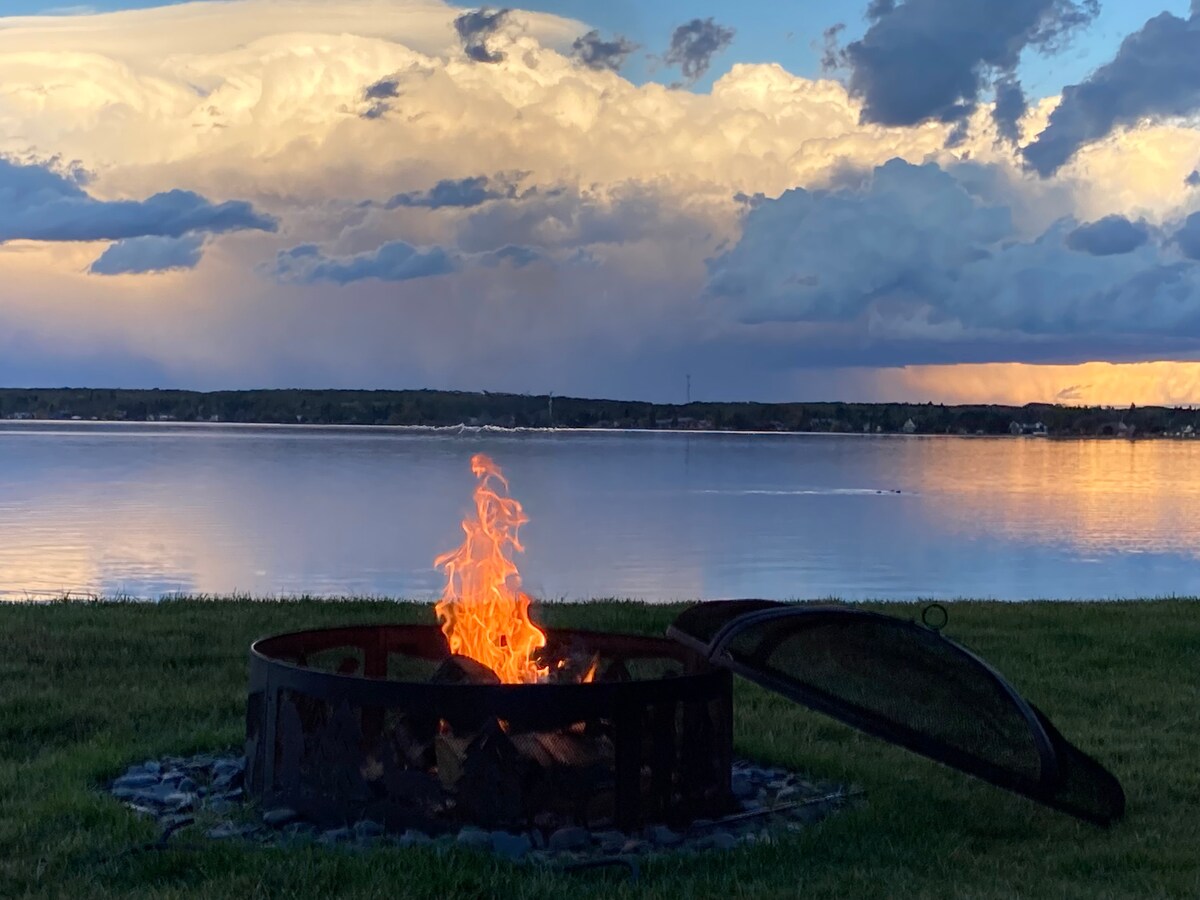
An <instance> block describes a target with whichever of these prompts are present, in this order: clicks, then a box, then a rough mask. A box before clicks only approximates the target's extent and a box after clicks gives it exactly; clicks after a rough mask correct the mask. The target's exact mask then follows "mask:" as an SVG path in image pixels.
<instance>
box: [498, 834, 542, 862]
mask: <svg viewBox="0 0 1200 900" xmlns="http://www.w3.org/2000/svg"><path fill="white" fill-rule="evenodd" d="M532 849H533V841H531V840H530V839H529V835H527V834H509V833H508V832H506V831H493V832H492V852H493V853H495V854H496V855H497V856H501V857H503V858H504V859H511V860H518V859H524V858H525V854H527V853H528V852H529V851H530V850H532Z"/></svg>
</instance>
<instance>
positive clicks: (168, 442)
mask: <svg viewBox="0 0 1200 900" xmlns="http://www.w3.org/2000/svg"><path fill="white" fill-rule="evenodd" d="M478 451H482V452H486V453H488V454H489V455H492V456H493V457H494V458H496V459H497V461H498V462H500V464H501V465H502V466H503V467H504V469H505V472H506V474H507V475H508V476H509V478H510V480H511V483H512V489H513V493H514V495H515V496H517V497H518V498H519V499H520V500H521V502H522V503H523V504H524V506H525V508H526V510H527V511H528V512H529V514H530V516H531V520H532V521H531V522H530V524H529V525H528V526H526V528H525V531H524V535H523V537H524V542H525V544H526V547H527V548H528V552H527V553H526V555H525V557H524V558H523V559H521V568H522V572H523V575H524V581H525V584H526V586H527V587H528V588H529V589H530V590H531V592H532V593H534V594H535V595H537V596H542V597H548V598H559V597H567V598H584V597H592V596H628V597H641V598H646V599H650V600H671V599H696V598H703V597H717V596H765V597H779V598H790V597H812V596H842V597H848V598H861V597H895V598H904V597H954V596H989V597H1003V598H1022V597H1112V596H1145V595H1159V594H1197V593H1200V571H1198V570H1200V566H1197V565H1196V557H1197V556H1198V555H1200V516H1198V515H1196V512H1197V511H1198V510H1200V465H1198V463H1200V442H1165V441H1160V442H1137V443H1130V442H1126V441H1116V440H1114V441H1096V442H1054V441H1047V440H1033V439H922V438H909V439H904V438H891V439H879V438H863V437H850V436H845V437H842V436H777V435H752V436H745V435H707V434H706V435H669V434H648V435H631V434H605V433H574V434H568V433H558V434H505V433H472V432H466V433H462V434H447V433H435V434H430V433H420V432H407V431H397V430H346V429H320V428H317V429H313V428H305V429H296V428H291V429H289V428H237V427H198V426H167V425H155V426H148V425H137V426H118V425H94V424H62V425H54V426H45V425H28V424H23V423H22V424H16V423H13V424H3V425H0V460H3V466H2V467H0V592H3V595H5V596H8V597H18V598H19V597H21V596H23V595H24V594H25V593H26V592H33V591H50V592H60V591H65V590H77V591H80V590H84V591H95V592H97V593H103V594H106V595H112V594H127V595H132V596H151V597H153V596H159V595H162V594H164V593H169V592H204V593H228V592H232V591H240V592H246V593H251V594H280V593H285V594H296V593H315V594H329V595H333V594H357V595H373V594H386V595H393V596H411V597H422V598H433V597H435V596H436V595H437V594H438V592H439V590H440V587H441V581H440V576H439V575H438V573H437V572H436V571H435V570H434V569H433V567H432V560H433V557H434V556H435V555H436V554H437V553H439V552H441V551H443V550H445V549H447V548H449V547H452V546H454V545H455V544H456V543H457V542H458V540H459V532H458V522H459V520H460V519H461V517H462V513H463V511H464V510H465V508H466V507H467V504H468V503H469V497H470V490H471V488H472V486H473V478H472V477H471V475H470V471H469V469H468V467H467V461H468V460H469V458H470V455H471V454H472V453H475V452H478Z"/></svg>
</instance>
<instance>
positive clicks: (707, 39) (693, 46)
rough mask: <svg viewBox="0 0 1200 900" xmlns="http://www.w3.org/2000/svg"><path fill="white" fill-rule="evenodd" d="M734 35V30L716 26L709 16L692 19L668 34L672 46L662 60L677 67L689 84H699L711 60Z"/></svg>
mask: <svg viewBox="0 0 1200 900" xmlns="http://www.w3.org/2000/svg"><path fill="white" fill-rule="evenodd" d="M735 34H736V32H735V31H734V29H732V28H726V27H725V26H724V25H718V24H717V22H716V21H715V20H714V19H712V18H711V17H710V18H707V19H692V20H691V21H690V22H685V23H684V24H682V25H680V26H679V27H678V28H676V29H675V30H674V31H673V32H671V45H670V46H669V47H668V48H667V52H666V55H665V56H664V57H663V61H664V62H666V64H667V65H669V66H678V67H679V71H680V72H682V73H683V77H684V78H685V79H687V80H688V81H689V82H694V81H698V80H700V79H701V78H703V77H704V75H705V73H706V72H708V69H709V67H710V66H711V65H712V60H713V57H714V56H716V55H717V54H718V53H720V52H721V51H722V50H724V49H725V48H726V47H728V46H729V45H730V44H732V43H733V38H734V36H735Z"/></svg>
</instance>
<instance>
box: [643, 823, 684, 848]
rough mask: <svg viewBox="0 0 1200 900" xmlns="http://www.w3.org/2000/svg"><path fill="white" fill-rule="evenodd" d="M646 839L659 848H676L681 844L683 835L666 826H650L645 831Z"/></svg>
mask: <svg viewBox="0 0 1200 900" xmlns="http://www.w3.org/2000/svg"><path fill="white" fill-rule="evenodd" d="M646 839H647V840H648V841H651V842H652V843H654V844H656V845H658V846H659V847H678V846H679V845H680V844H682V843H683V835H682V834H680V833H679V832H678V831H672V830H671V829H670V828H668V827H667V826H666V825H651V826H650V827H649V828H647V829H646Z"/></svg>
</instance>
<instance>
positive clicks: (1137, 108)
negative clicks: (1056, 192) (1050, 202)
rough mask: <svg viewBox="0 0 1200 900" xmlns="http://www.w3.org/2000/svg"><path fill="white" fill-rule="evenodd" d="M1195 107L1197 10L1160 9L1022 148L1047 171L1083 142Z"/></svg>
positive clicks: (1067, 92) (1199, 104)
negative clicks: (1182, 13)
mask: <svg viewBox="0 0 1200 900" xmlns="http://www.w3.org/2000/svg"><path fill="white" fill-rule="evenodd" d="M1198 109H1200V14H1197V13H1195V12H1193V14H1192V16H1191V18H1189V19H1180V18H1178V17H1176V16H1173V15H1171V14H1170V13H1162V14H1161V15H1158V16H1155V17H1154V18H1153V19H1151V20H1150V21H1148V22H1147V23H1146V24H1145V25H1144V26H1142V29H1141V30H1140V31H1137V32H1134V33H1133V34H1131V35H1129V36H1128V37H1127V38H1125V40H1124V41H1122V42H1121V47H1120V49H1119V50H1118V51H1117V55H1116V56H1115V57H1114V58H1113V60H1112V61H1111V62H1109V63H1107V64H1105V65H1103V66H1101V67H1100V68H1099V69H1097V70H1096V71H1095V72H1094V73H1092V75H1091V76H1090V77H1089V78H1088V79H1087V80H1086V81H1084V82H1083V83H1081V84H1075V85H1069V86H1068V87H1066V88H1065V89H1064V90H1063V94H1062V102H1061V103H1060V104H1059V105H1058V107H1057V108H1055V110H1054V112H1053V113H1051V115H1050V122H1049V124H1048V125H1047V126H1046V129H1045V130H1044V131H1043V132H1042V133H1041V134H1039V135H1038V136H1037V139H1036V140H1034V141H1033V142H1032V143H1030V144H1029V145H1028V146H1026V147H1025V149H1024V151H1023V152H1024V156H1025V160H1026V161H1027V162H1028V163H1029V165H1030V166H1031V167H1032V168H1033V169H1034V170H1035V171H1036V172H1037V173H1038V174H1040V175H1043V176H1045V175H1052V174H1053V173H1054V172H1056V171H1058V169H1059V168H1061V167H1062V166H1063V165H1065V164H1066V163H1067V161H1068V160H1070V159H1071V157H1072V156H1074V155H1075V153H1076V151H1078V150H1079V149H1080V148H1081V147H1082V146H1084V145H1085V144H1089V143H1092V142H1094V141H1098V140H1100V139H1101V138H1104V137H1106V136H1107V135H1108V134H1110V133H1111V132H1112V131H1113V130H1114V129H1116V128H1117V127H1119V126H1128V125H1134V124H1136V123H1137V122H1138V121H1139V120H1141V119H1144V118H1147V117H1165V116H1186V115H1189V114H1191V113H1193V112H1195V111H1196V110H1198Z"/></svg>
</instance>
